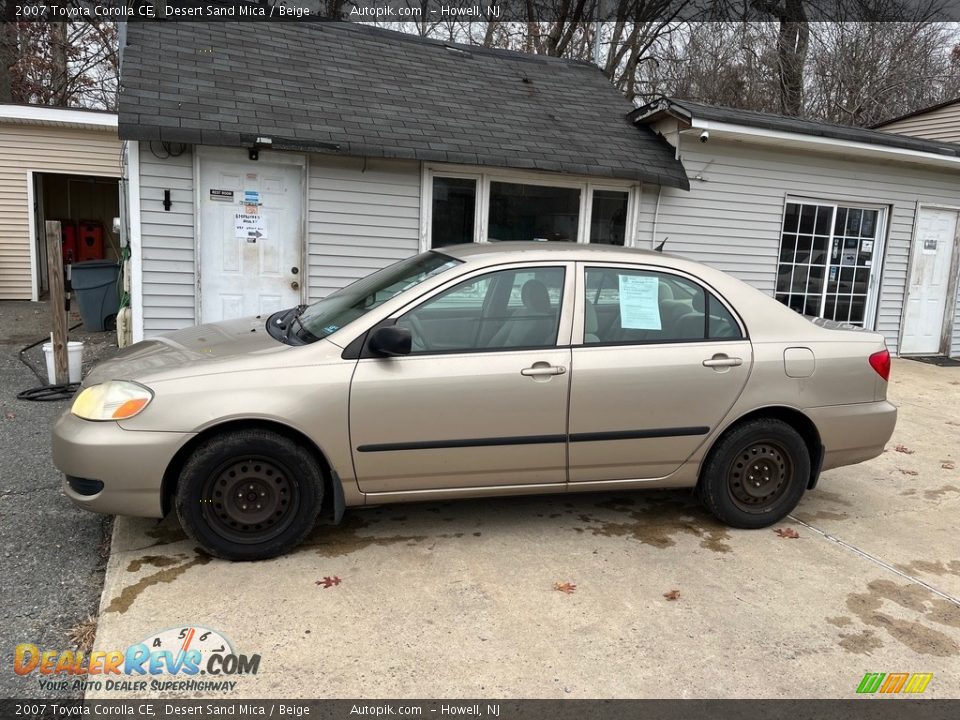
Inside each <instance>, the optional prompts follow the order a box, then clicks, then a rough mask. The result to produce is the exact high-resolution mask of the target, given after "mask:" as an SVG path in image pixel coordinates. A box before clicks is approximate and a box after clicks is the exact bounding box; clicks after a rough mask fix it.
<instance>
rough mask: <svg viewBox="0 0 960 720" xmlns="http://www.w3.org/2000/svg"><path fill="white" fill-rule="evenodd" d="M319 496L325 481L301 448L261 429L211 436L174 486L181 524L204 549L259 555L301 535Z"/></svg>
mask: <svg viewBox="0 0 960 720" xmlns="http://www.w3.org/2000/svg"><path fill="white" fill-rule="evenodd" d="M322 501H323V478H322V476H321V473H320V469H319V467H318V466H317V463H316V461H315V460H314V458H313V456H312V455H311V454H310V452H309V451H307V450H306V448H304V447H302V446H300V445H298V444H297V443H295V442H293V441H292V440H290V439H289V438H287V437H284V436H283V435H280V434H278V433H274V432H270V431H267V430H236V431H231V432H226V433H223V434H221V435H217V436H215V437H212V438H210V439H209V440H207V441H206V442H204V443H203V444H201V445H200V446H199V447H197V449H196V450H195V451H194V452H193V454H192V455H191V456H190V458H189V459H188V460H187V462H186V464H185V465H184V467H183V470H182V472H181V473H180V481H179V483H178V484H177V492H176V498H175V506H176V511H177V517H178V518H179V519H180V524H181V525H182V526H183V529H184V530H185V531H186V533H187V535H189V536H190V537H191V538H193V540H195V541H196V542H197V543H199V544H200V546H201V547H202V548H203V549H204V550H205V551H206V552H208V553H209V554H211V555H215V556H216V557H221V558H224V559H226V560H264V559H267V558H271V557H276V556H277V555H282V554H283V553H285V552H287V551H289V550H291V549H292V548H294V547H296V546H297V545H299V544H300V543H301V542H303V540H304V539H305V538H306V537H307V535H308V534H309V533H310V531H311V530H312V529H313V526H314V524H315V523H316V520H317V516H318V515H319V513H320V506H321V503H322Z"/></svg>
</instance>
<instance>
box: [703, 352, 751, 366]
mask: <svg viewBox="0 0 960 720" xmlns="http://www.w3.org/2000/svg"><path fill="white" fill-rule="evenodd" d="M740 365H743V360H742V359H741V358H738V357H730V356H729V355H724V354H723V353H718V354H716V355H714V356H713V357H712V358H709V359H707V360H704V361H703V366H704V367H709V368H716V367H739V366H740Z"/></svg>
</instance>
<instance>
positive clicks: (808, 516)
mask: <svg viewBox="0 0 960 720" xmlns="http://www.w3.org/2000/svg"><path fill="white" fill-rule="evenodd" d="M791 514H792V515H793V517H795V518H796V519H797V520H800V521H801V522H805V523H809V524H811V525H813V524H815V523H816V521H817V520H846V519H847V518H849V517H850V516H849V515H847V514H846V513H845V512H839V513H838V512H832V511H830V510H817V512H814V513H808V512H794V513H791Z"/></svg>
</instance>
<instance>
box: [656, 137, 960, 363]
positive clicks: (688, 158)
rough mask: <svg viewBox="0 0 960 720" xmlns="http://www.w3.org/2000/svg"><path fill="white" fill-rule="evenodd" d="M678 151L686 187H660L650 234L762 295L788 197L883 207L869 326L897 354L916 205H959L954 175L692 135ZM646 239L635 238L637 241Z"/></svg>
mask: <svg viewBox="0 0 960 720" xmlns="http://www.w3.org/2000/svg"><path fill="white" fill-rule="evenodd" d="M680 155H681V159H682V161H683V163H684V166H685V167H686V169H687V174H688V175H689V177H690V185H691V188H690V192H683V191H680V190H676V189H674V188H667V187H665V188H663V193H662V196H661V199H660V212H659V220H658V229H657V235H658V238H659V239H662V238H664V237H666V236H669V240H667V245H666V248H665V249H666V251H667V252H672V253H676V254H679V255H685V256H688V257H691V258H693V259H696V260H699V261H701V262H704V263H706V264H708V265H711V266H713V267H716V268H718V269H720V270H724V271H726V272H728V273H730V274H731V275H734V276H735V277H738V278H740V279H741V280H744V281H745V282H748V283H750V284H751V285H754V286H755V287H757V288H759V289H760V290H762V291H764V292H766V293H770V294H773V291H774V288H775V282H776V273H777V255H778V252H779V245H780V229H781V223H782V219H783V210H784V203H785V201H786V197H787V196H788V195H789V196H797V197H807V198H814V199H820V200H834V201H851V202H855V203H869V204H874V205H877V204H879V205H885V206H888V208H890V210H889V211H888V218H887V241H886V248H885V256H884V259H883V266H882V273H883V274H882V280H881V286H880V299H879V308H878V312H877V324H876V329H877V330H878V331H880V332H882V333H883V335H884V336H885V337H886V340H887V344H888V346H889V347H890V349H891V351H892V352H896V349H897V341H898V336H899V332H900V318H901V313H902V308H903V300H904V293H905V288H906V280H907V264H908V260H909V251H910V241H911V238H912V235H913V224H914V215H915V213H916V207H917V203H918V201H919V202H923V203H940V204H946V205H958V204H960V172H957V171H951V170H934V169H929V168H924V167H922V166H919V165H913V164H907V163H897V164H893V163H883V162H875V161H866V160H862V159H853V158H851V159H844V158H841V157H837V156H836V155H827V154H818V153H812V152H799V151H794V150H788V149H784V148H777V147H772V146H770V147H758V146H750V145H746V144H744V143H730V142H722V141H720V140H718V139H714V140H711V141H710V142H709V143H707V144H705V145H702V144H700V143H698V142H697V141H696V138H694V137H691V136H684V138H683V140H682V145H681V153H680ZM649 242H650V239H649V237H647V238H644V237H642V236H641V237H640V238H639V241H638V245H639V246H640V247H648V244H647V243H649ZM958 312H960V311H958ZM954 343H955V347H956V346H957V344H958V342H957V337H956V335H955V338H954Z"/></svg>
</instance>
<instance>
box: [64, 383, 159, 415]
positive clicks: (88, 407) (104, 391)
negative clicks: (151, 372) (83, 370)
mask: <svg viewBox="0 0 960 720" xmlns="http://www.w3.org/2000/svg"><path fill="white" fill-rule="evenodd" d="M151 400H153V393H152V392H151V391H150V390H149V389H148V388H145V387H144V386H143V385H138V384H137V383H134V382H128V381H126V380H110V381H109V382H105V383H103V384H101V385H91V386H90V387H88V388H86V389H85V390H84V391H83V392H81V393H80V394H79V395H77V397H76V399H75V400H74V401H73V407H71V408H70V412H72V413H73V414H74V415H76V416H77V417H80V418H83V419H84V420H126V419H127V418H132V417H133V416H134V415H136V414H138V413H139V412H141V411H142V410H143V409H144V408H145V407H146V406H147V405H149V404H150V401H151Z"/></svg>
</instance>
